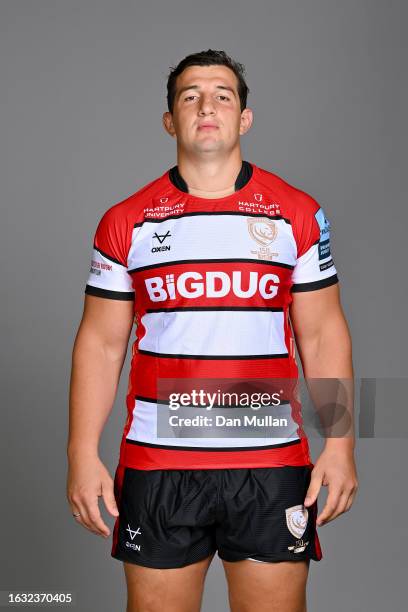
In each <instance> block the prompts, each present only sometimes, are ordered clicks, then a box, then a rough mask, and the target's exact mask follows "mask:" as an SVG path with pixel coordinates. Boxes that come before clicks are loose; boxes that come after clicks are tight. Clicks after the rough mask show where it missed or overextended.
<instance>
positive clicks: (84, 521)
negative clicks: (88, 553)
mask: <svg viewBox="0 0 408 612" xmlns="http://www.w3.org/2000/svg"><path fill="white" fill-rule="evenodd" d="M75 504H76V509H75V514H78V513H79V516H75V517H74V518H75V520H76V522H77V523H79V524H80V525H82V527H85V529H88V530H89V531H92V533H95V534H96V535H98V534H97V532H96V531H95V530H94V528H93V526H92V524H91V521H90V520H89V515H88V512H87V510H86V507H85V505H84V504H83V503H82V502H81V501H80V500H78V499H77V500H76V501H75ZM73 514H74V512H73Z"/></svg>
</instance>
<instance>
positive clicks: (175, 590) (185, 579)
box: [123, 554, 214, 612]
mask: <svg viewBox="0 0 408 612" xmlns="http://www.w3.org/2000/svg"><path fill="white" fill-rule="evenodd" d="M213 556H214V555H213V554H212V555H211V556H209V557H208V558H207V559H203V560H201V561H199V562H197V563H192V564H191V565H187V566H185V567H177V568H171V569H156V568H151V567H143V566H141V565H135V564H132V563H126V562H125V563H124V564H123V567H124V571H125V576H126V584H127V595H128V597H127V608H126V612H156V611H157V612H199V610H200V608H201V600H202V595H203V588H204V579H205V575H206V573H207V570H208V567H209V565H210V563H211V560H212V558H213Z"/></svg>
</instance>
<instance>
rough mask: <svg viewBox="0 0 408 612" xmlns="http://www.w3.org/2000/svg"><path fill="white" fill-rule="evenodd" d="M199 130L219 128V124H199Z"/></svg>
mask: <svg viewBox="0 0 408 612" xmlns="http://www.w3.org/2000/svg"><path fill="white" fill-rule="evenodd" d="M198 130H218V126H217V125H211V124H210V123H209V124H208V125H206V124H204V125H199V126H198Z"/></svg>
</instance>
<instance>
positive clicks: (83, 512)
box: [67, 453, 119, 538]
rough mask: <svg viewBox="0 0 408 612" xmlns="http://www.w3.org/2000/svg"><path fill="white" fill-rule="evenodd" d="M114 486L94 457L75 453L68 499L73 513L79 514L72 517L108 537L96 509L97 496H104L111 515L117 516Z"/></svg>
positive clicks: (70, 461)
mask: <svg viewBox="0 0 408 612" xmlns="http://www.w3.org/2000/svg"><path fill="white" fill-rule="evenodd" d="M113 487H114V481H113V479H112V478H111V476H110V474H109V472H108V470H107V469H106V467H105V466H104V465H103V463H102V461H101V460H100V459H99V458H98V457H97V456H86V455H81V454H80V453H78V455H77V456H76V457H75V459H71V460H69V468H68V479H67V498H68V502H69V504H70V506H71V511H72V513H78V512H79V513H80V516H76V517H75V520H76V521H77V522H78V523H81V525H83V526H84V527H86V528H87V529H89V530H90V531H92V533H95V534H96V535H100V536H102V537H104V538H108V537H109V535H110V531H109V527H108V526H107V525H106V524H105V523H104V521H103V519H102V516H101V513H100V511H99V505H98V497H103V500H104V502H105V506H106V509H107V510H108V512H109V513H110V514H111V515H112V516H115V517H116V516H119V512H118V508H117V505H116V501H115V496H114V488H113Z"/></svg>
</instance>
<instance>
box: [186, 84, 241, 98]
mask: <svg viewBox="0 0 408 612" xmlns="http://www.w3.org/2000/svg"><path fill="white" fill-rule="evenodd" d="M216 88H217V89H227V90H228V91H231V92H232V93H233V94H234V96H235V95H236V94H235V91H234V89H232V87H229V86H228V85H217V86H216ZM189 89H200V86H199V85H186V86H185V87H182V88H181V89H180V91H179V92H178V95H179V96H181V94H182V93H183V92H184V91H187V90H189Z"/></svg>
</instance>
